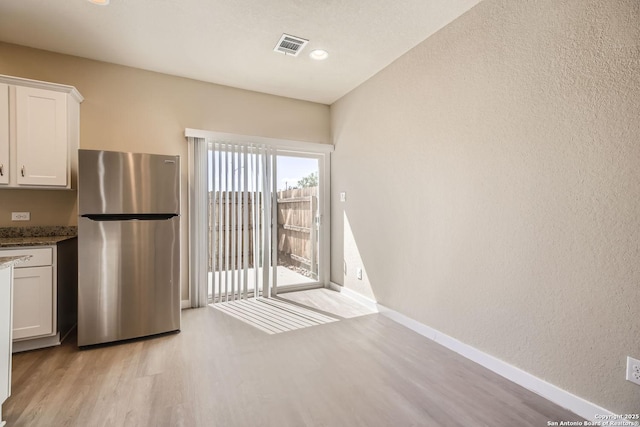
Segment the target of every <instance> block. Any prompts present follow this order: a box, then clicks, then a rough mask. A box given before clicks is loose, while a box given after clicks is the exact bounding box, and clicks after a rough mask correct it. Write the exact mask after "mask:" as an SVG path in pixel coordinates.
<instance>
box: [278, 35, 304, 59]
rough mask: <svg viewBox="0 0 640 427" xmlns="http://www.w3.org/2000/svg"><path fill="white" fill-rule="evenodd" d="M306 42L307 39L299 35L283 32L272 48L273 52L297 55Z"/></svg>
mask: <svg viewBox="0 0 640 427" xmlns="http://www.w3.org/2000/svg"><path fill="white" fill-rule="evenodd" d="M307 43H309V40H305V39H301V38H300V37H296V36H292V35H289V34H283V35H282V37H280V40H279V41H278V43H277V44H276V47H274V48H273V50H274V52H280V53H284V54H285V55H293V56H298V54H299V53H300V52H301V51H302V49H304V47H305V46H306V45H307Z"/></svg>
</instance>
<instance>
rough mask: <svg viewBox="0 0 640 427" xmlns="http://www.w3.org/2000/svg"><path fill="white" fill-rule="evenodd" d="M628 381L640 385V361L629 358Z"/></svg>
mask: <svg viewBox="0 0 640 427" xmlns="http://www.w3.org/2000/svg"><path fill="white" fill-rule="evenodd" d="M627 381H631V382H632V383H635V384H638V385H640V360H638V359H634V358H633V357H628V356H627Z"/></svg>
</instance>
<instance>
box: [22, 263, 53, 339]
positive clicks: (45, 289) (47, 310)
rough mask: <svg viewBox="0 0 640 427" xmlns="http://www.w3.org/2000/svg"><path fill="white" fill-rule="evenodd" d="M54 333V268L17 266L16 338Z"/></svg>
mask: <svg viewBox="0 0 640 427" xmlns="http://www.w3.org/2000/svg"><path fill="white" fill-rule="evenodd" d="M52 333H53V267H51V266H49V267H29V268H17V269H15V270H14V275H13V339H14V340H17V339H22V338H31V337H36V336H40V335H50V334H52Z"/></svg>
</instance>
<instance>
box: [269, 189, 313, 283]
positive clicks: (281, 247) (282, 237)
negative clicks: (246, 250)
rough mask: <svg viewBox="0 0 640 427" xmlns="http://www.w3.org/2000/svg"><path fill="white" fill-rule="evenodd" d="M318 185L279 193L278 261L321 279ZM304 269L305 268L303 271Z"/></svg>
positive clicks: (280, 263)
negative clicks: (319, 269) (317, 220)
mask: <svg viewBox="0 0 640 427" xmlns="http://www.w3.org/2000/svg"><path fill="white" fill-rule="evenodd" d="M317 214H318V187H306V188H297V189H292V190H285V191H279V192H278V264H279V265H286V266H291V267H298V270H299V272H300V273H302V274H305V273H306V274H305V275H307V276H309V277H312V278H314V279H317V278H318V226H317V223H316V217H317ZM300 269H302V270H303V271H300Z"/></svg>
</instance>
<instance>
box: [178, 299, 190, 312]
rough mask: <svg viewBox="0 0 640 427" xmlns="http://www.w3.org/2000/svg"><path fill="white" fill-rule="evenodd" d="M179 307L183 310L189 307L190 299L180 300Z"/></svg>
mask: <svg viewBox="0 0 640 427" xmlns="http://www.w3.org/2000/svg"><path fill="white" fill-rule="evenodd" d="M180 308H181V309H183V310H184V309H185V308H191V301H189V300H188V299H183V300H182V301H180Z"/></svg>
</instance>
